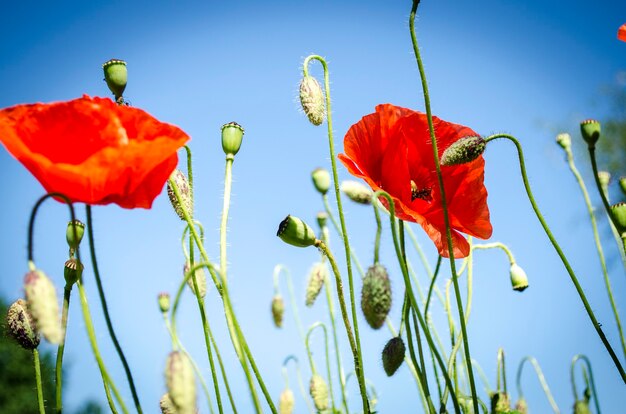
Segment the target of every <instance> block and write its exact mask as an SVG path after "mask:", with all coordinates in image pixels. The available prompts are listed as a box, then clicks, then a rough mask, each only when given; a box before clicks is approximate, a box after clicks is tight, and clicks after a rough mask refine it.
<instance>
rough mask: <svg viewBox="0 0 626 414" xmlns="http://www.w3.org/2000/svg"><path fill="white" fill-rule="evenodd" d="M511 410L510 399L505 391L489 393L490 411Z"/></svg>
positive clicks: (505, 411)
mask: <svg viewBox="0 0 626 414" xmlns="http://www.w3.org/2000/svg"><path fill="white" fill-rule="evenodd" d="M510 411H511V400H510V399H509V394H507V393H506V392H500V391H497V392H494V393H492V394H491V412H492V413H494V414H506V413H509V412H510Z"/></svg>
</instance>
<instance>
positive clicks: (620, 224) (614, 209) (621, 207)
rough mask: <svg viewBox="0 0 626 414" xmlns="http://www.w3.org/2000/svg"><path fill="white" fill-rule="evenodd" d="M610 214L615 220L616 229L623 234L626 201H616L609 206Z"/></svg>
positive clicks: (624, 230)
mask: <svg viewBox="0 0 626 414" xmlns="http://www.w3.org/2000/svg"><path fill="white" fill-rule="evenodd" d="M611 215H612V216H613V219H614V220H615V222H616V223H615V224H616V227H617V231H618V232H619V233H620V234H621V235H623V233H626V203H617V204H613V205H612V206H611Z"/></svg>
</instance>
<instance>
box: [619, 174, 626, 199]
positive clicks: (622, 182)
mask: <svg viewBox="0 0 626 414" xmlns="http://www.w3.org/2000/svg"><path fill="white" fill-rule="evenodd" d="M619 188H620V189H621V190H622V194H624V195H626V177H620V179H619Z"/></svg>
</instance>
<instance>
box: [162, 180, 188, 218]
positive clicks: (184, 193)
mask: <svg viewBox="0 0 626 414" xmlns="http://www.w3.org/2000/svg"><path fill="white" fill-rule="evenodd" d="M170 178H171V179H172V181H174V184H176V187H178V193H179V194H180V201H181V202H182V205H181V203H180V202H179V201H178V199H177V198H176V194H175V193H174V189H173V188H172V185H171V184H170V182H169V180H168V181H167V197H168V198H169V199H170V203H172V207H173V208H174V211H175V212H176V214H177V215H178V217H180V219H181V220H183V221H185V215H184V214H183V207H184V208H185V210H186V211H187V214H188V215H189V217H193V198H192V194H191V187H190V186H189V181H187V177H186V176H185V174H183V172H182V171H181V170H179V169H178V168H177V169H175V170H174V172H173V173H172V175H171V176H170Z"/></svg>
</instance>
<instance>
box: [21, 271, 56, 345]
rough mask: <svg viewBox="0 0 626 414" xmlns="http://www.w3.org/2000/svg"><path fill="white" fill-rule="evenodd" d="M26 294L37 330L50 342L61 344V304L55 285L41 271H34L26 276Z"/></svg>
mask: <svg viewBox="0 0 626 414" xmlns="http://www.w3.org/2000/svg"><path fill="white" fill-rule="evenodd" d="M24 292H25V294H26V302H27V303H28V311H29V312H30V314H31V315H32V317H33V319H34V321H35V324H36V325H37V329H39V332H41V334H42V335H43V337H44V338H46V339H47V340H48V342H50V343H52V344H60V343H61V341H63V328H62V327H61V319H60V317H59V303H58V302H57V295H56V291H55V289H54V285H53V284H52V282H51V281H50V279H49V278H48V276H46V275H45V274H44V273H43V272H42V271H41V270H33V271H30V272H28V273H26V276H24Z"/></svg>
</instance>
